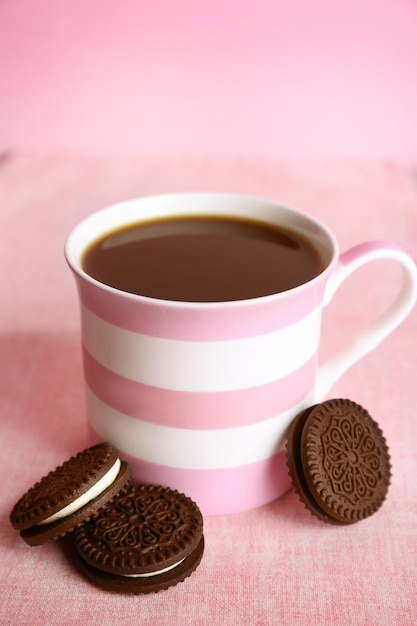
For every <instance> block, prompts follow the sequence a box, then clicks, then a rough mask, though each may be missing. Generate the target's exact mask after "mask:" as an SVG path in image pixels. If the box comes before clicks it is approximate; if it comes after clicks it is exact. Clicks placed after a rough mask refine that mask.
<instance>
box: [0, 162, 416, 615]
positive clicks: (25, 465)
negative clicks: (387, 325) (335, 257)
mask: <svg viewBox="0 0 417 626" xmlns="http://www.w3.org/2000/svg"><path fill="white" fill-rule="evenodd" d="M176 190H219V191H236V192H241V193H250V194H257V195H262V196H267V197H270V198H274V199H277V200H281V201H283V202H286V203H289V204H292V205H295V206H297V207H299V208H301V209H304V210H307V211H309V212H311V213H312V214H314V215H316V216H318V217H319V218H322V219H324V220H325V221H326V222H327V223H328V225H329V226H330V227H331V228H332V229H333V230H334V232H335V234H336V235H337V237H338V238H339V241H340V244H341V248H342V249H345V248H347V247H348V246H350V245H353V244H355V243H357V242H359V241H361V240H365V239H372V238H384V239H387V238H388V239H392V240H395V241H397V242H398V243H400V244H402V245H403V246H405V247H406V248H407V249H408V250H409V251H410V252H411V253H413V252H415V250H416V245H417V186H416V179H415V175H414V174H413V172H412V171H411V170H410V169H409V168H407V167H406V166H404V165H401V164H398V163H393V162H375V161H373V162H372V161H371V162H369V161H368V162H356V161H337V162H334V161H333V162H307V161H305V162H301V161H292V162H272V161H268V162H262V161H254V162H249V161H240V162H238V161H223V162H220V161H212V160H203V159H202V160H200V161H195V160H194V161H192V162H189V161H187V160H184V161H176V162H169V161H163V160H161V161H157V160H155V161H144V160H140V161H137V160H116V159H115V160H113V161H110V160H106V161H100V160H97V159H96V160H93V159H90V160H87V159H76V158H64V157H59V158H58V157H56V158H52V157H40V156H16V157H14V156H10V157H7V158H4V159H3V160H2V162H1V168H0V198H1V204H0V218H1V230H0V233H1V245H0V255H1V263H0V268H1V269H0V271H1V280H0V294H1V296H0V298H1V300H0V302H1V307H0V364H1V376H0V388H1V404H0V411H1V422H0V424H1V426H0V444H1V450H2V456H1V458H2V462H1V465H0V468H1V469H0V472H1V487H2V497H1V505H0V506H1V527H0V533H1V536H0V589H1V603H0V623H1V624H8V625H9V624H13V625H15V624H16V625H17V624H26V625H27V624H36V625H39V624H58V625H60V624H65V625H67V624H72V623H74V624H76V623H85V624H91V625H93V624H100V625H103V626H104V625H106V624H120V625H121V624H147V625H152V624H160V625H169V626H172V625H174V624H190V625H192V626H198V625H200V624H211V625H214V624H216V625H217V624H225V625H229V624H239V625H241V624H254V625H262V624H274V625H280V624H289V625H291V626H293V625H297V624H300V625H301V624H314V625H315V626H318V625H324V624H329V625H332V626H337V625H338V624H343V625H356V624H371V625H373V626H374V625H378V626H383V625H387V626H393V625H397V626H398V625H399V626H406V625H411V624H417V565H416V564H417V482H416V475H417V454H416V450H415V442H416V438H417V418H416V415H417V384H416V381H417V379H416V372H417V345H416V337H417V311H416V310H414V311H413V313H412V314H411V316H410V317H409V318H408V319H407V321H406V322H405V323H404V324H403V325H402V326H401V327H400V328H399V329H398V330H396V331H395V333H394V334H393V335H392V336H391V337H390V338H388V339H387V340H386V341H385V342H384V343H383V344H382V345H381V346H380V347H379V348H378V349H377V351H375V352H374V353H373V354H372V355H370V356H368V357H366V358H365V359H363V361H362V362H361V363H360V364H358V365H356V366H355V367H354V368H353V369H352V370H351V371H350V372H348V373H347V374H346V375H345V376H344V377H343V378H342V379H341V380H340V381H339V382H338V383H337V385H336V387H334V388H333V390H332V393H331V395H332V397H349V398H351V399H353V400H355V401H357V402H359V403H360V404H362V405H363V406H365V407H366V408H367V409H368V410H369V412H370V413H371V415H373V417H374V418H375V419H376V420H377V421H378V422H379V423H380V425H381V427H382V429H383V430H384V433H385V435H386V438H387V440H388V443H389V446H390V450H391V456H392V464H393V479H392V485H391V488H390V491H389V497H388V499H387V502H386V504H385V505H384V506H383V507H382V509H381V510H380V511H379V512H378V513H377V514H376V515H374V516H373V517H371V518H369V519H367V520H365V521H362V522H360V523H358V524H355V525H352V526H348V527H332V526H328V525H325V524H323V523H320V522H319V521H318V520H316V519H315V518H314V517H312V516H311V515H310V514H309V513H308V512H307V511H306V510H305V509H304V507H303V506H301V505H300V502H299V501H298V499H297V497H296V495H295V494H294V493H292V492H290V493H288V494H287V495H285V496H284V497H283V498H281V499H280V500H277V501H275V502H273V503H272V504H270V505H267V506H264V507H262V508H259V509H257V510H254V511H249V512H247V513H241V514H235V515H231V516H226V517H217V518H208V519H206V520H205V535H206V551H205V556H204V558H203V561H202V563H201V565H200V567H199V569H198V570H197V571H196V572H195V574H194V575H193V576H192V577H191V578H190V579H188V580H187V581H186V582H185V583H184V584H182V585H179V586H177V587H174V588H172V589H170V590H168V591H166V592H163V593H160V594H157V595H153V596H147V597H141V596H137V597H129V596H119V595H113V594H110V593H105V592H103V591H100V590H98V589H96V588H94V587H92V586H90V584H88V583H87V582H86V581H85V580H84V579H83V578H82V577H81V576H80V575H79V574H78V571H77V569H76V567H75V565H74V561H73V558H72V554H71V552H70V551H69V550H68V543H67V542H63V544H62V545H61V544H52V545H46V546H43V547H39V548H29V547H28V546H26V544H24V543H23V542H22V541H21V539H20V538H19V535H18V533H17V532H16V531H14V530H13V529H12V528H11V527H10V525H9V522H8V515H9V511H10V509H11V507H12V506H13V504H14V502H15V501H16V500H17V499H18V498H19V497H20V495H21V494H22V493H23V492H24V491H25V490H26V489H27V488H28V487H29V486H31V484H32V483H33V482H34V481H35V480H37V479H38V478H40V477H41V476H42V475H44V474H45V473H46V472H48V471H49V470H50V469H51V468H53V467H55V466H56V465H57V464H60V463H61V462H62V461H63V460H65V459H66V458H67V457H68V456H70V455H72V454H73V453H74V452H76V451H78V450H79V449H81V448H83V447H85V445H86V436H87V430H86V420H85V409H84V396H83V381H82V373H81V356H80V346H79V344H80V337H79V317H78V302H77V296H76V291H75V286H74V282H73V278H72V276H71V275H70V272H69V270H68V268H67V267H66V264H65V261H64V258H63V244H64V239H65V237H66V235H67V233H68V232H69V230H70V229H71V228H72V226H73V225H75V224H76V222H77V221H78V220H79V219H81V218H82V217H83V216H85V215H87V214H88V213H90V212H91V211H93V210H95V209H98V208H101V207H102V206H104V205H107V204H110V203H112V202H115V201H118V200H122V199H126V198H130V197H132V196H137V195H144V194H150V193H159V192H165V191H176ZM397 281H398V274H397V268H393V267H391V265H390V264H389V263H384V262H381V263H380V264H375V267H373V266H369V267H368V268H365V269H363V270H362V271H361V272H360V273H358V275H356V276H354V277H352V279H351V281H350V285H346V286H344V287H343V288H342V290H341V292H340V294H339V295H338V296H337V298H336V299H335V300H334V302H333V303H332V306H331V308H330V309H329V310H328V311H326V313H325V316H324V334H323V355H326V354H328V353H329V352H330V351H331V350H332V349H334V348H335V347H337V346H340V345H341V343H342V342H343V341H344V340H345V339H346V338H347V337H348V336H349V335H351V334H352V333H353V332H354V330H355V329H356V328H358V326H359V325H360V324H361V323H362V321H363V320H364V319H370V318H371V317H372V315H374V314H375V312H377V311H379V310H382V308H383V307H384V306H385V305H386V304H387V303H388V302H389V301H390V299H391V298H392V296H393V294H394V292H395V284H396V282H397Z"/></svg>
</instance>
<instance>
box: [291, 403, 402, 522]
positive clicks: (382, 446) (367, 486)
mask: <svg viewBox="0 0 417 626" xmlns="http://www.w3.org/2000/svg"><path fill="white" fill-rule="evenodd" d="M287 463H288V468H289V473H290V476H291V478H292V482H293V485H294V487H295V490H296V491H297V493H298V495H299V497H300V499H301V500H302V502H304V504H305V505H306V507H307V508H308V509H309V510H310V511H311V512H312V513H313V514H314V515H316V516H317V517H318V518H319V519H321V520H323V521H325V522H329V523H333V524H353V523H354V522H358V521H360V520H362V519H364V518H366V517H369V516H370V515H372V514H373V513H375V512H376V511H377V510H378V509H379V508H380V507H381V505H382V504H383V502H384V500H385V498H386V495H387V492H388V487H389V484H390V478H391V465H390V457H389V452H388V447H387V444H386V441H385V439H384V436H383V434H382V432H381V429H380V428H379V426H378V424H377V423H376V422H375V421H374V420H373V419H372V418H371V416H370V415H369V413H368V412H367V411H366V410H365V409H364V408H362V407H361V406H360V405H358V404H356V403H355V402H352V401H350V400H339V399H338V400H328V401H326V402H323V403H322V404H318V405H315V406H313V407H311V408H309V409H306V410H305V411H303V412H302V413H300V414H299V415H298V416H297V417H296V419H295V420H294V422H293V424H292V425H291V427H290V431H289V435H288V441H287Z"/></svg>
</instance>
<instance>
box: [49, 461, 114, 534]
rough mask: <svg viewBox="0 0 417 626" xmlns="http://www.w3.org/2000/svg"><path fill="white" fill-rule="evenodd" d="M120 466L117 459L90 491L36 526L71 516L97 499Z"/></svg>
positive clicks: (110, 482)
mask: <svg viewBox="0 0 417 626" xmlns="http://www.w3.org/2000/svg"><path fill="white" fill-rule="evenodd" d="M120 466H121V462H120V459H117V461H116V462H115V464H114V465H113V467H111V468H110V469H109V471H108V472H107V473H106V474H104V476H103V477H102V478H100V480H98V481H97V482H96V484H95V485H93V486H92V487H91V489H89V490H88V491H86V492H85V493H83V494H82V495H81V496H79V498H76V499H75V500H74V501H73V502H71V503H70V504H68V505H67V506H64V508H63V509H61V510H60V511H58V512H57V513H54V514H53V515H50V517H47V518H46V519H44V520H43V521H42V522H39V523H38V526H44V525H45V524H51V523H52V522H56V521H57V520H59V519H62V518H63V517H67V516H68V515H72V513H75V512H76V511H78V510H79V509H81V508H82V507H83V506H85V505H86V504H88V502H91V500H94V498H97V496H99V495H100V494H101V493H103V491H104V490H105V489H107V487H110V485H111V484H112V483H113V482H114V481H115V480H116V477H117V475H118V473H119V471H120Z"/></svg>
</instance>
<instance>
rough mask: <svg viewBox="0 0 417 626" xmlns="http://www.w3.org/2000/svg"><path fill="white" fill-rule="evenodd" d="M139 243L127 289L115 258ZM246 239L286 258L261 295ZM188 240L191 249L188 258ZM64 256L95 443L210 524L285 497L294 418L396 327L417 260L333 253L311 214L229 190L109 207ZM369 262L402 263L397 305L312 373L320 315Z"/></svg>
mask: <svg viewBox="0 0 417 626" xmlns="http://www.w3.org/2000/svg"><path fill="white" fill-rule="evenodd" d="M173 225H174V226H175V228H176V229H177V230H175V233H176V235H175V237H176V236H177V235H178V234H179V233H180V234H181V235H184V232H183V231H186V232H185V234H186V235H187V240H186V243H184V241H185V240H180V239H178V242H179V245H178V248H177V249H174V248H173V249H172V250H171V249H170V248H169V246H170V245H171V243H172V242H171V241H170V237H169V235H170V234H171V235H172V234H175V233H174V231H172V230H170V229H172V228H174V226H173ZM162 226H163V227H164V228H168V231H166V232H165V231H164V233H163V235H161V237H159V243H158V245H159V248H155V246H154V244H153V243H152V241H153V239H152V237H153V238H154V239H155V240H156V238H157V237H156V235H155V232H157V233H158V232H159V231H158V230H157V231H152V228H157V229H160V228H161V227H162ZM178 227H180V230H178ZM146 228H151V230H150V231H149V233H151V234H149V233H148V234H146V233H145V230H144V229H146ZM181 228H182V230H181ZM227 229H229V230H227ZM242 229H243V230H242ZM245 229H246V230H245ZM256 229H260V230H259V232H261V234H259V233H258V230H256ZM226 231H227V233H226ZM255 231H256V233H258V234H255ZM208 232H209V233H210V234H211V235H213V234H215V237H214V239H213V240H212V243H211V244H210V243H207V241H206V240H205V239H204V237H205V236H206V235H207V233H208ZM135 233H136V234H135ZM137 233H140V236H139V237H138V235H137ZM143 233H145V234H143ZM152 233H153V234H152ZM225 233H226V234H227V236H228V237H232V238H234V239H236V238H237V239H238V241H237V243H236V245H237V246H238V248H236V250H237V249H239V254H241V255H242V254H243V257H242V258H241V259H240V260H239V261H238V262H237V263H238V264H237V265H235V264H234V263H235V260H236V258H238V254H237V252H236V254H235V248H233V246H234V245H235V244H234V243H233V245H232V244H230V243H225V244H224V246H223V243H222V242H223V239H221V238H222V237H223V235H224V234H225ZM197 234H198V236H201V237H202V238H201V240H198V241H199V243H198V245H196V242H197ZM163 237H165V239H163ZM175 237H171V239H172V241H173V242H174V240H175ZM271 237H272V239H271ZM141 238H142V240H146V241H147V245H148V244H149V245H150V246H151V247H150V248H147V249H146V250H145V252H144V254H143V257H142V260H141V261H140V262H139V263H138V264H137V265H136V266H135V267H137V271H136V270H135V272H134V274H135V275H136V274H138V276H142V277H145V278H146V279H147V282H146V281H145V282H146V288H145V287H141V285H139V286H138V288H137V293H136V292H134V289H136V287H135V288H134V289H133V288H131V287H130V286H129V285H128V286H127V287H126V285H125V283H124V282H123V280H124V277H125V275H126V274H130V273H131V272H130V269H129V268H130V267H132V263H133V261H132V260H131V259H130V260H129V259H128V260H127V261H126V259H125V260H124V261H123V260H122V258H121V257H119V256H117V255H120V250H119V248H120V249H121V248H123V247H124V246H126V245H127V244H130V243H131V242H132V240H133V239H134V240H135V241H137V240H140V239H141ZM108 240H110V243H107V244H106V243H105V242H106V241H108ZM255 240H256V245H258V243H259V241H261V242H265V240H268V246H272V248H274V246H275V248H274V249H273V251H272V253H273V254H275V251H276V248H277V247H278V248H280V250H281V249H282V250H281V251H280V252H279V254H281V252H282V251H283V252H282V253H283V254H285V255H290V256H285V257H283V259H282V260H280V259H281V257H279V258H278V257H277V259H278V260H277V262H276V266H275V264H274V262H272V261H268V259H269V257H268V256H267V257H265V258H266V260H265V259H264V260H263V261H262V262H263V263H264V264H265V267H264V270H265V273H269V275H270V276H271V280H272V283H271V284H268V285H265V286H263V287H262V289H261V290H260V291H257V286H258V283H260V282H261V280H260V276H262V275H263V273H264V272H263V269H262V262H261V263H260V265H259V267H257V269H256V271H255V269H253V272H252V268H255V266H256V264H257V259H258V251H257V249H256V250H255V249H254V251H253V254H254V256H253V257H251V256H249V257H248V258H249V260H247V259H246V256H245V255H246V251H248V250H249V248H250V247H251V246H252V243H253V241H255ZM188 241H189V242H190V244H193V245H194V248H190V250H188V248H187V246H188V243H187V242H188ZM200 241H201V243H200ZM230 241H231V240H230ZM233 241H234V240H233ZM161 242H162V243H161ZM283 242H284V243H283ZM174 243H175V242H174ZM119 244H120V245H119ZM155 245H156V244H155ZM210 245H211V246H212V248H211V251H210ZM262 245H263V244H262ZM106 246H107V248H106ZM118 246H119V248H118ZM152 246H153V248H155V249H153V248H152ZM207 246H208V247H207ZM222 246H223V247H222ZM223 248H224V249H223ZM100 249H102V250H104V251H105V250H106V249H107V250H112V253H115V254H116V256H115V257H111V261H110V262H109V268H116V269H117V268H119V269H120V268H121V269H120V272H119V276H116V278H114V277H113V276H112V277H111V278H110V274H109V272H110V269H109V268H107V270H106V268H105V267H104V265H103V267H104V270H103V271H104V274H103V275H102V274H100V273H98V274H96V273H95V272H96V269H97V268H95V269H94V264H93V265H92V267H93V269H94V271H91V270H90V269H89V265H88V262H87V261H88V258H89V256H88V255H90V256H91V255H93V257H94V254H95V252H97V251H99V250H100ZM301 249H303V250H304V252H305V254H306V255H307V257H305V258H304V257H303V255H302V254H301V253H300V250H301ZM167 250H170V253H169V254H168V256H167V257H166V258H165V257H164V258H163V260H162V261H161V258H162V257H163V255H164V254H165V251H167ZM187 250H188V252H187V254H189V256H188V257H187V256H185V257H184V259H182V261H181V259H180V257H182V253H183V251H187ZM304 252H303V254H304ZM205 253H207V254H208V261H207V259H206V261H204V258H203V256H204V254H205ZM269 253H270V250H269V248H268V252H267V253H266V252H265V254H269ZM299 253H300V254H299ZM152 254H153V256H152ZM184 254H185V252H184ZM228 254H229V257H228V256H227V255H228ZM248 254H249V252H248ZM251 254H252V252H251ZM262 254H263V252H262ZM308 254H310V257H308ZM291 255H295V256H291ZM65 256H66V259H67V262H68V264H69V266H70V268H71V270H72V272H73V274H74V276H75V280H76V285H77V289H78V295H79V302H80V308H81V336H82V351H83V365H84V376H85V387H86V406H87V417H88V425H89V431H90V435H91V442H92V443H93V442H94V441H99V440H107V441H110V442H111V443H113V444H114V445H115V446H117V447H118V449H119V450H120V453H121V456H122V458H124V459H125V460H127V461H128V462H129V464H130V466H131V470H132V477H133V479H134V481H136V482H141V483H153V484H158V485H163V486H169V487H171V488H173V489H177V490H179V491H181V492H183V493H185V494H187V495H188V496H190V497H191V498H193V499H194V500H195V501H196V502H197V504H198V505H199V506H200V508H201V510H202V511H203V513H204V514H206V515H218V514H227V513H233V512H238V511H242V510H247V509H251V508H255V507H258V506H261V505H263V504H266V503H268V502H270V501H272V500H274V499H275V498H278V497H279V496H281V495H283V494H284V493H285V492H286V491H287V490H288V489H289V487H290V479H289V477H288V471H287V466H286V458H285V441H286V434H287V431H288V427H289V425H290V424H291V422H292V420H293V419H294V418H295V416H296V415H297V414H298V413H299V412H300V411H302V410H303V409H305V408H306V407H307V406H310V405H312V404H314V403H317V402H319V401H320V400H321V399H324V397H325V396H326V394H327V393H328V391H329V390H330V389H331V387H332V385H333V384H334V383H335V382H336V381H337V380H338V378H339V377H340V376H341V375H342V374H343V373H344V372H345V371H346V370H347V369H348V368H349V367H350V366H351V365H353V364H354V363H355V362H356V361H358V360H359V359H360V358H361V357H363V356H364V355H365V354H367V353H369V352H370V351H371V350H373V349H374V348H376V347H377V346H378V344H379V343H380V342H381V341H382V340H383V339H384V338H385V337H386V336H387V335H389V334H390V333H391V332H392V331H393V330H394V329H395V328H396V327H397V326H398V325H399V324H400V323H401V322H402V321H403V320H404V319H405V317H406V316H407V315H408V314H409V312H410V311H411V309H412V308H413V306H414V304H415V301H416V298H417V269H416V265H415V263H414V261H413V260H412V258H411V257H410V256H409V255H408V254H407V252H405V251H404V250H403V249H402V248H401V247H400V246H398V245H396V244H394V243H390V242H385V241H369V242H365V243H360V244H359V245H357V246H355V247H353V248H351V249H349V250H347V251H346V252H344V253H343V254H339V246H338V243H337V240H336V238H335V236H334V234H333V233H332V232H331V231H330V230H329V228H328V227H327V226H326V225H325V224H323V223H321V222H320V221H319V220H317V219H315V218H314V217H312V216H310V215H308V214H306V213H304V212H301V211H298V210H295V209H293V208H290V207H288V206H285V205H281V204H278V203H276V202H273V201H269V200H266V199H260V198H254V197H246V196H240V195H233V194H217V193H178V194H170V195H161V196H152V197H144V198H138V199H134V200H131V201H127V202H123V203H120V204H117V205H114V206H111V207H108V208H105V209H103V210H101V211H98V212H96V213H94V214H92V215H90V216H89V217H87V218H86V219H84V220H83V221H82V222H80V223H79V224H78V225H77V226H76V227H75V228H74V230H73V231H72V232H71V234H70V235H69V237H68V239H67V241H66V245H65ZM100 258H101V257H98V260H97V259H96V261H97V263H96V265H97V266H98V269H99V270H100V268H101V269H103V267H102V266H101V265H100V264H102V261H101V260H100ZM214 258H215V259H216V264H217V265H216V264H215V263H214V260H213V259H214ZM239 258H240V257H239ZM273 258H275V257H271V259H273ZM190 259H191V260H190ZM210 259H212V260H213V262H212V261H210ZM228 259H229V260H228ZM292 259H294V260H292ZM306 259H307V260H306ZM378 259H391V260H394V261H396V262H397V263H399V264H400V266H401V267H402V270H403V272H402V284H401V288H400V291H399V294H398V296H396V297H395V298H394V301H393V302H392V304H391V305H390V307H389V309H388V310H387V311H386V312H385V313H383V314H382V315H380V316H379V317H378V318H377V319H376V320H374V321H373V322H371V323H368V325H367V326H365V327H364V328H363V330H361V331H360V332H359V334H358V335H357V336H356V337H355V339H354V340H353V341H352V342H350V343H349V344H348V345H346V346H345V347H344V348H342V349H341V350H340V351H339V352H338V353H337V354H335V355H334V356H332V357H331V358H330V359H329V360H328V361H327V362H325V363H323V364H322V365H320V366H318V352H319V346H320V337H321V318H322V311H323V308H324V307H326V306H327V305H328V304H329V302H330V301H331V300H332V298H333V295H334V294H335V292H336V291H337V289H338V288H339V286H340V285H341V284H342V283H344V281H345V280H346V278H347V277H348V276H349V275H350V274H351V273H352V272H354V271H355V270H356V269H358V268H359V267H361V266H363V265H365V264H367V263H368V262H371V261H374V260H378ZM93 260H94V258H93ZM181 262H182V263H183V265H181ZM123 263H127V264H128V265H123ZM245 263H246V265H245ZM129 264H130V265H129ZM206 266H207V267H206ZM298 266H299V267H298ZM126 267H127V268H128V271H127V270H126ZM297 267H298V269H296V268H297ZM190 268H191V269H192V270H193V273H192V275H191V274H189V272H188V270H189V269H190ZM204 268H205V269H204ZM213 268H215V270H213ZM239 268H240V269H239ZM174 270H175V271H174ZM203 270H204V271H203ZM205 270H207V273H205ZM212 270H213V271H214V273H213V272H212V273H211V274H210V271H212ZM226 270H227V271H226ZM175 272H178V273H177V274H176V273H175ZM306 272H307V273H306ZM308 272H310V274H309V273H308ZM159 274H161V275H162V278H166V280H165V282H163V284H162V283H161V280H160V279H161V276H159ZM274 275H276V276H278V278H279V281H278V283H274V282H273V281H274V280H275V278H274ZM107 276H109V278H107ZM158 276H159V278H158ZM148 279H150V280H148ZM180 279H181V280H180ZM281 280H283V281H284V282H283V283H282V282H280V281H281ZM287 280H288V281H289V282H285V281H287ZM158 281H159V282H158ZM192 281H194V282H192ZM227 281H229V282H227ZM291 281H293V282H291ZM180 282H181V283H182V287H181V289H180V287H179V285H180ZM148 283H149V284H148ZM191 283H192V287H190V284H191ZM220 283H221V284H222V290H220V291H217V287H218V285H220ZM155 285H156V287H155ZM164 285H165V286H164ZM238 285H239V288H238ZM199 286H201V288H202V289H201V290H200V291H198V289H199ZM142 288H143V292H141V289H142ZM152 289H156V291H152ZM184 289H185V291H184ZM187 289H189V291H187ZM246 289H249V291H245V290H246ZM197 291H198V295H196V296H195V294H196V293H197Z"/></svg>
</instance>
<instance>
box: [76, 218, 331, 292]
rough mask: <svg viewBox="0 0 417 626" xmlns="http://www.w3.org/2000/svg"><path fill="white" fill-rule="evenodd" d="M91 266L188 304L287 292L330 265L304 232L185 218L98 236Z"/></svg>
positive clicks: (114, 280)
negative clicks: (305, 236)
mask: <svg viewBox="0 0 417 626" xmlns="http://www.w3.org/2000/svg"><path fill="white" fill-rule="evenodd" d="M82 267H83V269H84V271H85V272H86V273H87V274H89V275H90V276H92V277H93V278H95V279H97V280H98V281H100V282H101V283H105V284H106V285H110V286H111V287H115V288H116V289H120V290H122V291H127V292H130V293H135V294H140V295H144V296H150V297H152V298H161V299H164V300H178V301H186V302H221V301H230V300H243V299H246V298H256V297H259V296H265V295H270V294H273V293H278V292H281V291H286V290H287V289H291V288H293V287H296V286H298V285H301V284H302V283H305V282H307V281H308V280H310V279H312V278H314V277H315V276H317V275H318V274H319V273H320V272H321V271H322V269H323V263H322V260H321V258H320V255H319V253H318V251H317V250H316V249H315V248H314V247H313V245H312V244H311V243H310V242H309V241H307V240H306V239H304V238H303V237H301V236H300V235H299V234H297V233H294V232H291V231H289V230H284V229H281V228H274V227H272V226H269V225H265V224H264V223H262V222H258V221H255V220H246V219H239V218H237V219H235V218H232V217H221V216H191V217H189V216H184V217H174V218H164V219H158V220H153V221H147V222H141V223H138V224H130V225H129V226H127V227H123V228H121V229H119V230H115V231H112V232H109V233H107V234H106V235H104V236H102V237H101V238H100V239H98V240H97V241H95V242H93V243H92V244H91V245H90V247H89V248H88V249H87V250H86V252H85V253H84V256H83V259H82Z"/></svg>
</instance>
